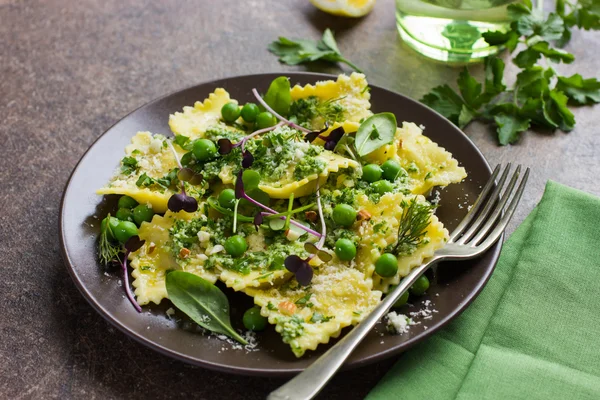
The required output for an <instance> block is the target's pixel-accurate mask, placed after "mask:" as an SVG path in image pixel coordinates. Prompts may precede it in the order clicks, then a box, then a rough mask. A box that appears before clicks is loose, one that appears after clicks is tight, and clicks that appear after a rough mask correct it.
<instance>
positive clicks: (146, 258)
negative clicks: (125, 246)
mask: <svg viewBox="0 0 600 400" xmlns="http://www.w3.org/2000/svg"><path fill="white" fill-rule="evenodd" d="M193 216H194V214H188V213H186V212H184V211H181V212H179V213H173V212H172V211H167V212H166V213H165V215H164V217H163V216H160V215H155V216H154V217H153V218H152V221H150V222H143V223H142V225H141V226H140V229H139V236H140V239H141V240H145V243H144V245H143V246H142V247H141V248H140V249H139V250H138V251H136V252H135V253H132V254H130V256H129V258H130V260H131V266H132V268H133V272H132V273H131V276H132V277H133V278H134V281H133V283H132V285H133V287H134V288H135V295H136V297H137V301H138V303H139V304H140V305H145V304H148V303H150V302H154V303H156V304H159V303H160V302H161V300H162V299H166V298H168V296H167V289H166V287H165V278H166V274H167V271H169V270H184V271H186V272H190V273H193V274H195V275H198V276H200V277H202V278H204V279H206V280H207V281H209V282H211V283H214V282H216V281H217V275H218V274H217V273H216V271H214V270H206V269H204V267H203V265H202V264H200V263H189V264H186V265H184V267H183V268H182V266H181V265H180V264H179V263H178V262H177V260H176V257H175V256H174V254H173V249H172V246H171V241H170V237H169V230H170V229H171V227H172V226H173V223H174V221H175V220H176V219H181V220H189V219H191V218H193Z"/></svg>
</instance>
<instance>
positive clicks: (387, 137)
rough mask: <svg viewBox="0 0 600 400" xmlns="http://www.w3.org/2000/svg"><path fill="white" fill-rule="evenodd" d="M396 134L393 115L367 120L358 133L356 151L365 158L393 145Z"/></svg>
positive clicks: (377, 115)
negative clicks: (387, 145) (389, 144)
mask: <svg viewBox="0 0 600 400" xmlns="http://www.w3.org/2000/svg"><path fill="white" fill-rule="evenodd" d="M395 133H396V117H395V116H394V114H392V113H381V114H375V115H372V116H370V117H369V118H367V119H366V120H365V121H364V122H363V123H362V124H360V127H359V128H358V132H356V150H357V151H358V155H359V156H361V157H362V156H364V155H367V154H369V153H370V152H372V151H375V150H377V149H378V148H380V147H381V146H383V145H385V144H388V143H391V142H392V140H394V134H395Z"/></svg>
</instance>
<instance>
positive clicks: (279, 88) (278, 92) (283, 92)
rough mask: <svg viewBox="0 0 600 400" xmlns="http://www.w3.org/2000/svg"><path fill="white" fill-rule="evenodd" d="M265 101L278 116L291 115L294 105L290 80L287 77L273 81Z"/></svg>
mask: <svg viewBox="0 0 600 400" xmlns="http://www.w3.org/2000/svg"><path fill="white" fill-rule="evenodd" d="M264 99H265V101H266V102H267V104H268V105H269V106H271V108H273V110H275V112H276V113H277V114H279V115H282V116H284V117H287V115H288V114H289V113H290V106H291V105H292V96H291V94H290V80H289V79H288V78H287V77H285V76H280V77H279V78H276V79H275V80H273V82H271V85H270V86H269V90H267V93H266V94H265V96H264Z"/></svg>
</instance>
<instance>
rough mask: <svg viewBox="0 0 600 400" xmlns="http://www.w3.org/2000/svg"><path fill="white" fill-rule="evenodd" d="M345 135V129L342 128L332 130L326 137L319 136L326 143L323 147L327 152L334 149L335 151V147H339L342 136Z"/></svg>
mask: <svg viewBox="0 0 600 400" xmlns="http://www.w3.org/2000/svg"><path fill="white" fill-rule="evenodd" d="M344 133H345V131H344V128H343V127H341V126H340V127H338V128H335V129H334V130H332V131H331V132H330V133H329V135H327V136H326V137H322V136H319V137H320V138H321V139H323V140H324V141H325V145H323V147H324V148H325V150H329V151H333V149H335V146H337V144H338V142H339V141H340V139H341V138H342V136H344Z"/></svg>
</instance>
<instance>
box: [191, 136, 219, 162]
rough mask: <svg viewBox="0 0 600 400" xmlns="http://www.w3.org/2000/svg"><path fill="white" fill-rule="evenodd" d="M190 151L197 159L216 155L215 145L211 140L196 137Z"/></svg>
mask: <svg viewBox="0 0 600 400" xmlns="http://www.w3.org/2000/svg"><path fill="white" fill-rule="evenodd" d="M192 151H193V153H194V156H195V157H196V159H197V160H198V161H208V160H210V159H211V158H214V157H215V156H216V155H217V146H215V143H214V142H213V141H212V140H208V139H198V140H196V141H194V146H193V148H192Z"/></svg>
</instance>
